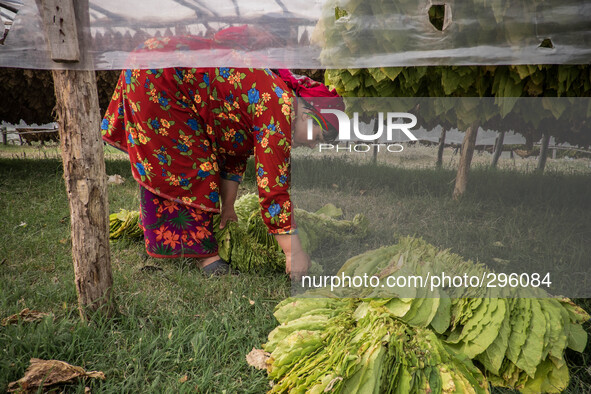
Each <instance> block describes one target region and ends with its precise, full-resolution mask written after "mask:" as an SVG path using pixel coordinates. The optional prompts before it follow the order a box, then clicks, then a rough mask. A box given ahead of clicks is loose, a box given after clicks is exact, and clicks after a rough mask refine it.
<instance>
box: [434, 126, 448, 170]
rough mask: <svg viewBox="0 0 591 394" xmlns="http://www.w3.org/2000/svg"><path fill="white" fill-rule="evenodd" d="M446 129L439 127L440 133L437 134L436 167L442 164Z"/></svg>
mask: <svg viewBox="0 0 591 394" xmlns="http://www.w3.org/2000/svg"><path fill="white" fill-rule="evenodd" d="M446 133H447V132H446V130H445V129H444V128H442V129H441V135H440V136H439V148H438V149H437V163H435V165H436V166H437V168H441V166H442V165H443V148H445V134H446Z"/></svg>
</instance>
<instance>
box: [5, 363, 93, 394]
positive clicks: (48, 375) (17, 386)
mask: <svg viewBox="0 0 591 394" xmlns="http://www.w3.org/2000/svg"><path fill="white" fill-rule="evenodd" d="M30 362H31V365H30V366H29V368H27V370H26V371H25V376H23V377H22V378H21V379H19V380H17V381H16V382H11V383H9V384H8V390H7V391H8V392H9V393H13V392H19V393H33V392H36V391H37V390H38V389H39V387H43V388H46V387H51V386H56V385H59V384H67V383H72V382H74V381H75V380H76V379H78V378H95V379H101V380H105V374H104V373H103V372H100V371H90V372H86V371H85V370H84V369H83V368H82V367H77V366H74V365H70V364H68V363H66V362H63V361H59V360H41V359H38V358H32V359H31V361H30Z"/></svg>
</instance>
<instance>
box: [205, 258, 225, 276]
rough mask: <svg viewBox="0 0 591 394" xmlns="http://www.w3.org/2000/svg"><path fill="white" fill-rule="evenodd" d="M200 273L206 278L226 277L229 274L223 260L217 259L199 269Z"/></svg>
mask: <svg viewBox="0 0 591 394" xmlns="http://www.w3.org/2000/svg"><path fill="white" fill-rule="evenodd" d="M201 272H203V273H204V274H205V275H207V276H221V275H226V274H228V273H229V272H230V265H229V264H228V263H226V262H225V261H224V260H223V259H219V260H216V261H214V262H213V263H210V264H207V265H206V266H205V267H203V268H201Z"/></svg>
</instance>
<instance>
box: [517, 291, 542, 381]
mask: <svg viewBox="0 0 591 394" xmlns="http://www.w3.org/2000/svg"><path fill="white" fill-rule="evenodd" d="M531 311H532V316H531V323H530V326H529V329H528V330H527V340H526V341H525V344H524V345H523V347H522V348H521V352H520V354H519V357H518V359H517V362H516V363H515V365H517V366H518V367H519V368H521V369H523V370H524V371H525V372H527V374H528V375H529V376H530V377H532V378H533V377H534V376H535V374H536V368H537V367H538V365H539V364H540V362H541V361H542V353H543V350H544V334H545V332H546V318H545V316H544V313H543V312H542V309H541V307H540V303H539V301H538V300H536V299H532V300H531Z"/></svg>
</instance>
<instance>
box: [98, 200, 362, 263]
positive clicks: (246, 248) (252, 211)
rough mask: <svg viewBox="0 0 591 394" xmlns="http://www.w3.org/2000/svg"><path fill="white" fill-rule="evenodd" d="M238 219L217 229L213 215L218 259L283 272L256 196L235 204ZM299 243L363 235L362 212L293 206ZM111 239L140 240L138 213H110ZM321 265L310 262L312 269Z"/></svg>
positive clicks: (309, 245) (309, 246)
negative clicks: (346, 214)
mask: <svg viewBox="0 0 591 394" xmlns="http://www.w3.org/2000/svg"><path fill="white" fill-rule="evenodd" d="M234 209H235V211H236V216H237V217H238V221H237V222H228V223H227V225H226V226H225V227H224V228H223V229H220V228H219V224H220V216H219V215H216V216H215V217H214V222H213V226H214V231H215V237H216V240H217V242H218V252H219V255H220V257H221V258H223V259H224V260H226V261H229V262H230V265H231V266H232V267H233V268H236V269H238V270H239V271H241V272H262V271H280V272H281V271H284V270H285V255H284V254H283V251H282V249H281V248H280V247H279V244H278V243H277V241H276V240H275V237H274V236H273V235H271V234H269V232H268V228H267V226H266V224H265V223H264V221H263V218H262V215H261V211H260V204H259V199H258V196H257V195H256V194H254V193H248V194H245V195H243V196H242V197H240V198H239V199H238V200H237V201H236V203H235V204H234ZM294 216H295V218H296V220H297V225H298V231H299V235H300V238H301V240H302V246H303V248H304V250H305V251H306V252H308V253H311V252H313V251H314V250H316V249H318V248H319V247H320V246H321V245H324V244H326V243H330V242H333V243H335V242H346V241H347V239H352V238H355V237H359V236H363V235H365V234H366V233H367V230H368V225H367V221H366V219H365V217H364V216H363V215H356V216H355V217H354V218H353V220H343V219H341V217H342V216H343V212H342V210H340V209H338V208H336V207H335V206H334V205H332V204H327V205H325V206H324V207H322V208H321V209H319V210H318V211H316V212H308V211H305V210H302V209H294ZM109 235H110V238H111V239H119V238H127V239H132V240H141V239H142V237H143V231H142V230H141V228H140V226H139V212H138V211H126V210H121V212H119V213H113V214H111V216H110V231H109ZM321 270H322V268H321V267H320V266H319V265H318V264H316V263H314V262H313V267H312V269H311V271H312V272H319V271H321Z"/></svg>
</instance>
